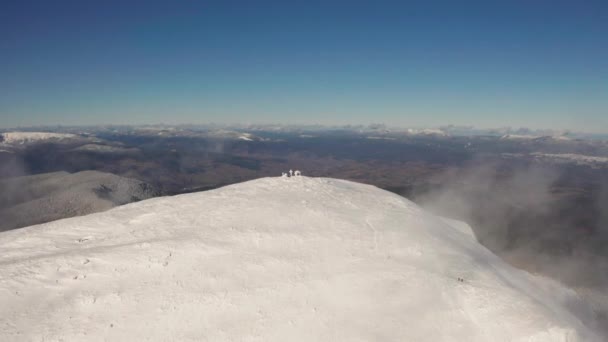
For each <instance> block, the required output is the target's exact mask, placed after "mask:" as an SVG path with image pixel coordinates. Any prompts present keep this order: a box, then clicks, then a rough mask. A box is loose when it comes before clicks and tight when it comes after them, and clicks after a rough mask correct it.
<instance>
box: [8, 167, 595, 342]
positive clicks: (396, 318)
mask: <svg viewBox="0 0 608 342" xmlns="http://www.w3.org/2000/svg"><path fill="white" fill-rule="evenodd" d="M0 248H1V249H2V253H1V254H0V265H2V268H1V269H0V340H3V341H10V340H59V339H64V340H117V341H118V340H160V341H166V340H180V341H184V340H196V341H199V340H209V341H235V340H238V341H286V340H287V341H323V340H332V341H346V340H348V341H370V340H387V341H463V340H467V341H494V340H500V341H505V340H507V341H588V340H593V338H594V337H593V335H592V334H591V332H590V331H589V330H588V329H587V328H586V327H585V326H584V325H583V324H582V323H581V321H580V317H581V316H580V315H581V314H584V313H585V312H576V313H575V312H572V311H571V310H570V309H569V308H572V307H576V306H577V305H576V304H577V300H578V299H577V297H576V295H575V294H574V292H573V291H570V290H568V289H565V288H563V287H561V286H559V285H557V284H555V283H553V282H551V281H548V280H545V279H541V278H537V277H533V276H531V275H529V274H527V273H525V272H523V271H519V270H516V269H514V268H512V267H510V266H508V265H507V264H505V263H504V262H502V261H501V260H500V259H499V258H498V257H496V256H495V255H493V254H492V253H491V252H489V251H488V250H487V249H485V248H484V247H482V246H481V245H479V244H478V243H477V242H476V241H475V239H474V237H473V236H472V235H471V233H470V228H468V226H467V225H466V224H464V223H459V222H454V221H451V220H445V219H442V218H439V217H436V216H433V215H431V214H429V213H427V212H425V211H424V210H422V209H420V208H419V207H417V206H416V205H415V204H413V203H412V202H410V201H408V200H406V199H404V198H402V197H399V196H397V195H394V194H391V193H389V192H386V191H383V190H380V189H378V188H375V187H373V186H369V185H363V184H358V183H353V182H348V181H343V180H335V179H326V178H308V177H291V178H283V177H276V178H263V179H258V180H254V181H250V182H245V183H241V184H236V185H232V186H227V187H224V188H220V189H216V190H212V191H207V192H200V193H193V194H186V195H179V196H174V197H164V198H155V199H151V200H146V201H142V202H138V203H134V204H129V205H125V206H122V207H118V208H115V209H112V210H109V211H106V212H103V213H98V214H92V215H88V216H84V217H78V218H71V219H65V220H60V221H55V222H51V223H47V224H43V225H39V226H32V227H28V228H24V229H20V230H15V231H9V232H4V233H2V234H0ZM565 302H568V306H566V305H565V304H563V303H565Z"/></svg>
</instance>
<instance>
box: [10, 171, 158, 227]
mask: <svg viewBox="0 0 608 342" xmlns="http://www.w3.org/2000/svg"><path fill="white" fill-rule="evenodd" d="M153 195H155V192H154V191H153V190H152V189H151V187H150V186H148V185H147V184H146V183H143V182H140V181H138V180H135V179H130V178H124V177H120V176H116V175H113V174H109V173H103V172H98V171H83V172H77V173H67V172H53V173H47V174H40V175H34V176H25V177H14V178H7V179H3V180H0V231H2V230H8V229H13V228H18V227H25V226H30V225H33V224H38V223H43V222H49V221H54V220H58V219H62V218H66V217H73V216H79V215H86V214H90V213H94V212H99V211H103V210H107V209H110V208H113V207H115V206H117V205H122V204H126V203H130V202H134V201H139V200H142V199H148V198H150V197H152V196H153Z"/></svg>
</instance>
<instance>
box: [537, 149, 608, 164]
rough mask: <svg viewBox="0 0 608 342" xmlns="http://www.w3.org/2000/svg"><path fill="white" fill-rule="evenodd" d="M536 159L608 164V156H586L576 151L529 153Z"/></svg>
mask: <svg viewBox="0 0 608 342" xmlns="http://www.w3.org/2000/svg"><path fill="white" fill-rule="evenodd" d="M531 155H532V156H534V157H535V158H536V159H540V160H544V161H553V162H557V163H575V164H577V165H599V164H608V157H598V156H586V155H583V154H576V153H541V152H533V153H531Z"/></svg>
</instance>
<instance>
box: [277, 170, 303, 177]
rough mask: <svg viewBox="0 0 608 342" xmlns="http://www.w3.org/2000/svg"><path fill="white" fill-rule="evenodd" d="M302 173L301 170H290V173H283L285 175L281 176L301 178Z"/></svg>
mask: <svg viewBox="0 0 608 342" xmlns="http://www.w3.org/2000/svg"><path fill="white" fill-rule="evenodd" d="M301 175H302V173H301V172H300V170H295V171H294V170H289V173H287V172H283V174H282V175H281V177H299V176H301Z"/></svg>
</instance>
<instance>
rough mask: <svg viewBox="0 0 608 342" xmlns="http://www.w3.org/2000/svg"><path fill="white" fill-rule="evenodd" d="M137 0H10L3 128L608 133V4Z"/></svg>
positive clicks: (0, 16)
mask: <svg viewBox="0 0 608 342" xmlns="http://www.w3.org/2000/svg"><path fill="white" fill-rule="evenodd" d="M127 2H128V1H126V0H125V1H116V2H113V1H106V0H104V1H82V0H75V1H59V0H53V1H49V0H44V1H39V2H36V1H27V0H23V1H20V0H14V1H2V3H1V4H0V127H10V126H17V125H38V124H63V125H76V124H99V123H113V124H129V123H161V122H164V123H206V122H225V123H232V122H238V123H247V122H251V123H274V122H280V123H321V124H343V123H355V124H358V123H370V122H384V123H386V124H389V125H399V126H435V125H443V124H450V123H452V124H463V125H464V124H466V125H469V124H471V125H475V126H478V127H497V126H513V127H519V126H528V127H532V128H540V127H543V128H557V129H563V128H570V129H575V130H586V131H596V132H597V131H608V1H605V0H599V1H584V0H581V1H577V0H572V1H556V0H553V1H541V0H525V1H514V0H509V1H491V0H488V1H475V2H468V1H445V2H439V1H424V2H420V3H414V2H408V1H355V0H351V1H339V2H330V1H311V0H309V1H286V0H285V1H228V0H223V1H187V2H180V1H163V2H160V1H132V2H129V3H127ZM423 3H424V4H423Z"/></svg>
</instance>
